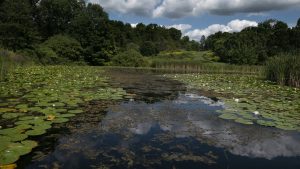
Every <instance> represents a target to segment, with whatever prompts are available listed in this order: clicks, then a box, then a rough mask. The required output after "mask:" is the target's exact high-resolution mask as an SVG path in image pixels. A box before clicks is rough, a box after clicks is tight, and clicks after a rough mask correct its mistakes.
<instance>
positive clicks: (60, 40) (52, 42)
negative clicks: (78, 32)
mask: <svg viewBox="0 0 300 169" xmlns="http://www.w3.org/2000/svg"><path fill="white" fill-rule="evenodd" d="M39 52H40V53H41V54H45V55H46V56H45V57H49V58H50V59H54V61H56V62H59V61H63V60H65V59H67V60H70V61H80V60H81V59H82V58H83V57H82V52H83V49H82V47H81V45H80V43H79V42H78V41H77V40H75V39H73V38H71V37H69V36H65V35H55V36H53V37H51V38H49V39H48V40H47V41H46V42H44V43H43V44H42V45H41V46H40V47H39Z"/></svg>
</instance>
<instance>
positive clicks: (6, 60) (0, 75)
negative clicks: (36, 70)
mask: <svg viewBox="0 0 300 169" xmlns="http://www.w3.org/2000/svg"><path fill="white" fill-rule="evenodd" d="M32 63H33V62H32V61H31V60H30V59H29V58H27V57H25V56H23V55H20V54H17V53H14V52H11V51H9V50H4V49H0V81H3V80H5V78H6V75H7V74H8V72H9V71H11V70H12V69H14V68H15V67H16V66H24V65H29V64H32Z"/></svg>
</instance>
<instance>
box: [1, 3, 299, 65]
mask: <svg viewBox="0 0 300 169" xmlns="http://www.w3.org/2000/svg"><path fill="white" fill-rule="evenodd" d="M0 49H4V50H10V51H13V52H15V53H18V54H19V55H23V56H28V57H29V58H31V59H32V60H34V61H36V62H39V63H42V64H65V63H69V62H78V63H84V64H86V63H87V64H89V65H108V63H112V62H113V63H116V64H117V65H122V64H126V62H135V63H134V64H135V65H139V64H140V63H139V60H141V58H142V57H147V56H154V55H157V54H158V53H159V52H161V51H175V50H190V51H200V50H211V51H213V52H214V54H215V55H217V56H218V57H220V61H222V62H226V63H231V64H249V65H253V64H254V65H259V64H264V63H265V61H266V60H267V59H268V58H269V57H273V56H275V55H278V54H280V53H299V49H300V20H298V23H297V26H295V27H293V28H289V27H288V25H287V24H286V23H284V22H281V21H277V20H268V21H265V22H263V23H260V24H259V25H258V27H249V28H246V29H244V30H243V31H241V32H239V33H221V32H218V33H216V34H214V35H211V36H209V37H207V38H205V37H203V38H202V39H201V41H200V42H196V41H193V40H190V39H189V38H188V37H187V36H183V35H182V33H181V31H180V30H177V29H175V28H166V27H163V26H159V25H157V24H149V25H144V24H142V23H140V24H138V25H136V27H132V26H131V25H130V24H129V23H123V22H121V21H114V20H110V19H109V17H108V14H107V13H106V12H105V11H104V10H103V8H102V7H101V6H100V5H98V4H87V3H86V2H85V1H84V0H0ZM120 60H123V61H120ZM141 64H142V63H141ZM129 65H130V64H129Z"/></svg>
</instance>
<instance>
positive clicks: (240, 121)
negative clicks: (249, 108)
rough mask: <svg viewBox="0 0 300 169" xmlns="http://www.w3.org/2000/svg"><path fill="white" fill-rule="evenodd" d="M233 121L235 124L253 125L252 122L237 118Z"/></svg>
mask: <svg viewBox="0 0 300 169" xmlns="http://www.w3.org/2000/svg"><path fill="white" fill-rule="evenodd" d="M234 121H235V122H237V123H241V124H248V125H250V124H253V122H252V121H250V120H247V119H242V118H237V119H235V120H234Z"/></svg>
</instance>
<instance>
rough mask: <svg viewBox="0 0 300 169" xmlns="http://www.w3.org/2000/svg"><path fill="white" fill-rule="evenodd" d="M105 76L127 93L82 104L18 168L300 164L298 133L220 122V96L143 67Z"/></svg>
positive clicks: (278, 167) (290, 167) (207, 168)
mask: <svg viewBox="0 0 300 169" xmlns="http://www.w3.org/2000/svg"><path fill="white" fill-rule="evenodd" d="M109 75H110V76H111V77H112V79H111V85H113V86H118V87H122V88H124V89H125V90H126V91H127V93H130V94H131V95H132V96H133V99H124V100H123V101H120V102H109V101H107V102H103V101H101V102H90V103H89V104H87V105H86V109H88V112H89V113H83V114H79V115H78V116H76V117H74V118H72V119H71V121H70V122H68V123H66V124H60V125H57V126H55V127H54V128H53V129H51V130H50V131H49V132H48V134H47V135H45V136H42V137H39V138H38V139H39V143H40V146H39V147H37V148H35V149H34V151H33V152H32V153H30V154H29V155H26V156H24V157H22V158H21V160H19V161H18V167H19V168H28V169H31V168H32V169H35V168H67V169H68V168H70V169H77V168H78V169H81V168H103V169H104V168H116V169H117V168H120V169H123V168H166V169H179V168H189V169H190V168H202V169H241V168H243V169H253V168H255V169H260V168H261V169H266V168H272V169H299V168H300V134H299V133H298V132H287V131H283V130H279V129H274V128H267V127H262V126H258V125H242V124H238V123H234V122H230V121H227V120H222V119H220V118H218V113H217V112H216V111H217V110H220V109H223V107H224V104H223V103H222V101H221V100H218V99H216V98H214V97H211V96H209V95H207V94H204V93H203V92H201V91H198V90H189V89H186V88H185V86H184V85H183V84H181V83H179V82H177V81H173V80H169V79H166V78H164V77H162V76H157V75H156V74H153V73H151V72H137V71H133V70H127V71H125V70H122V71H120V70H110V71H109Z"/></svg>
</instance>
